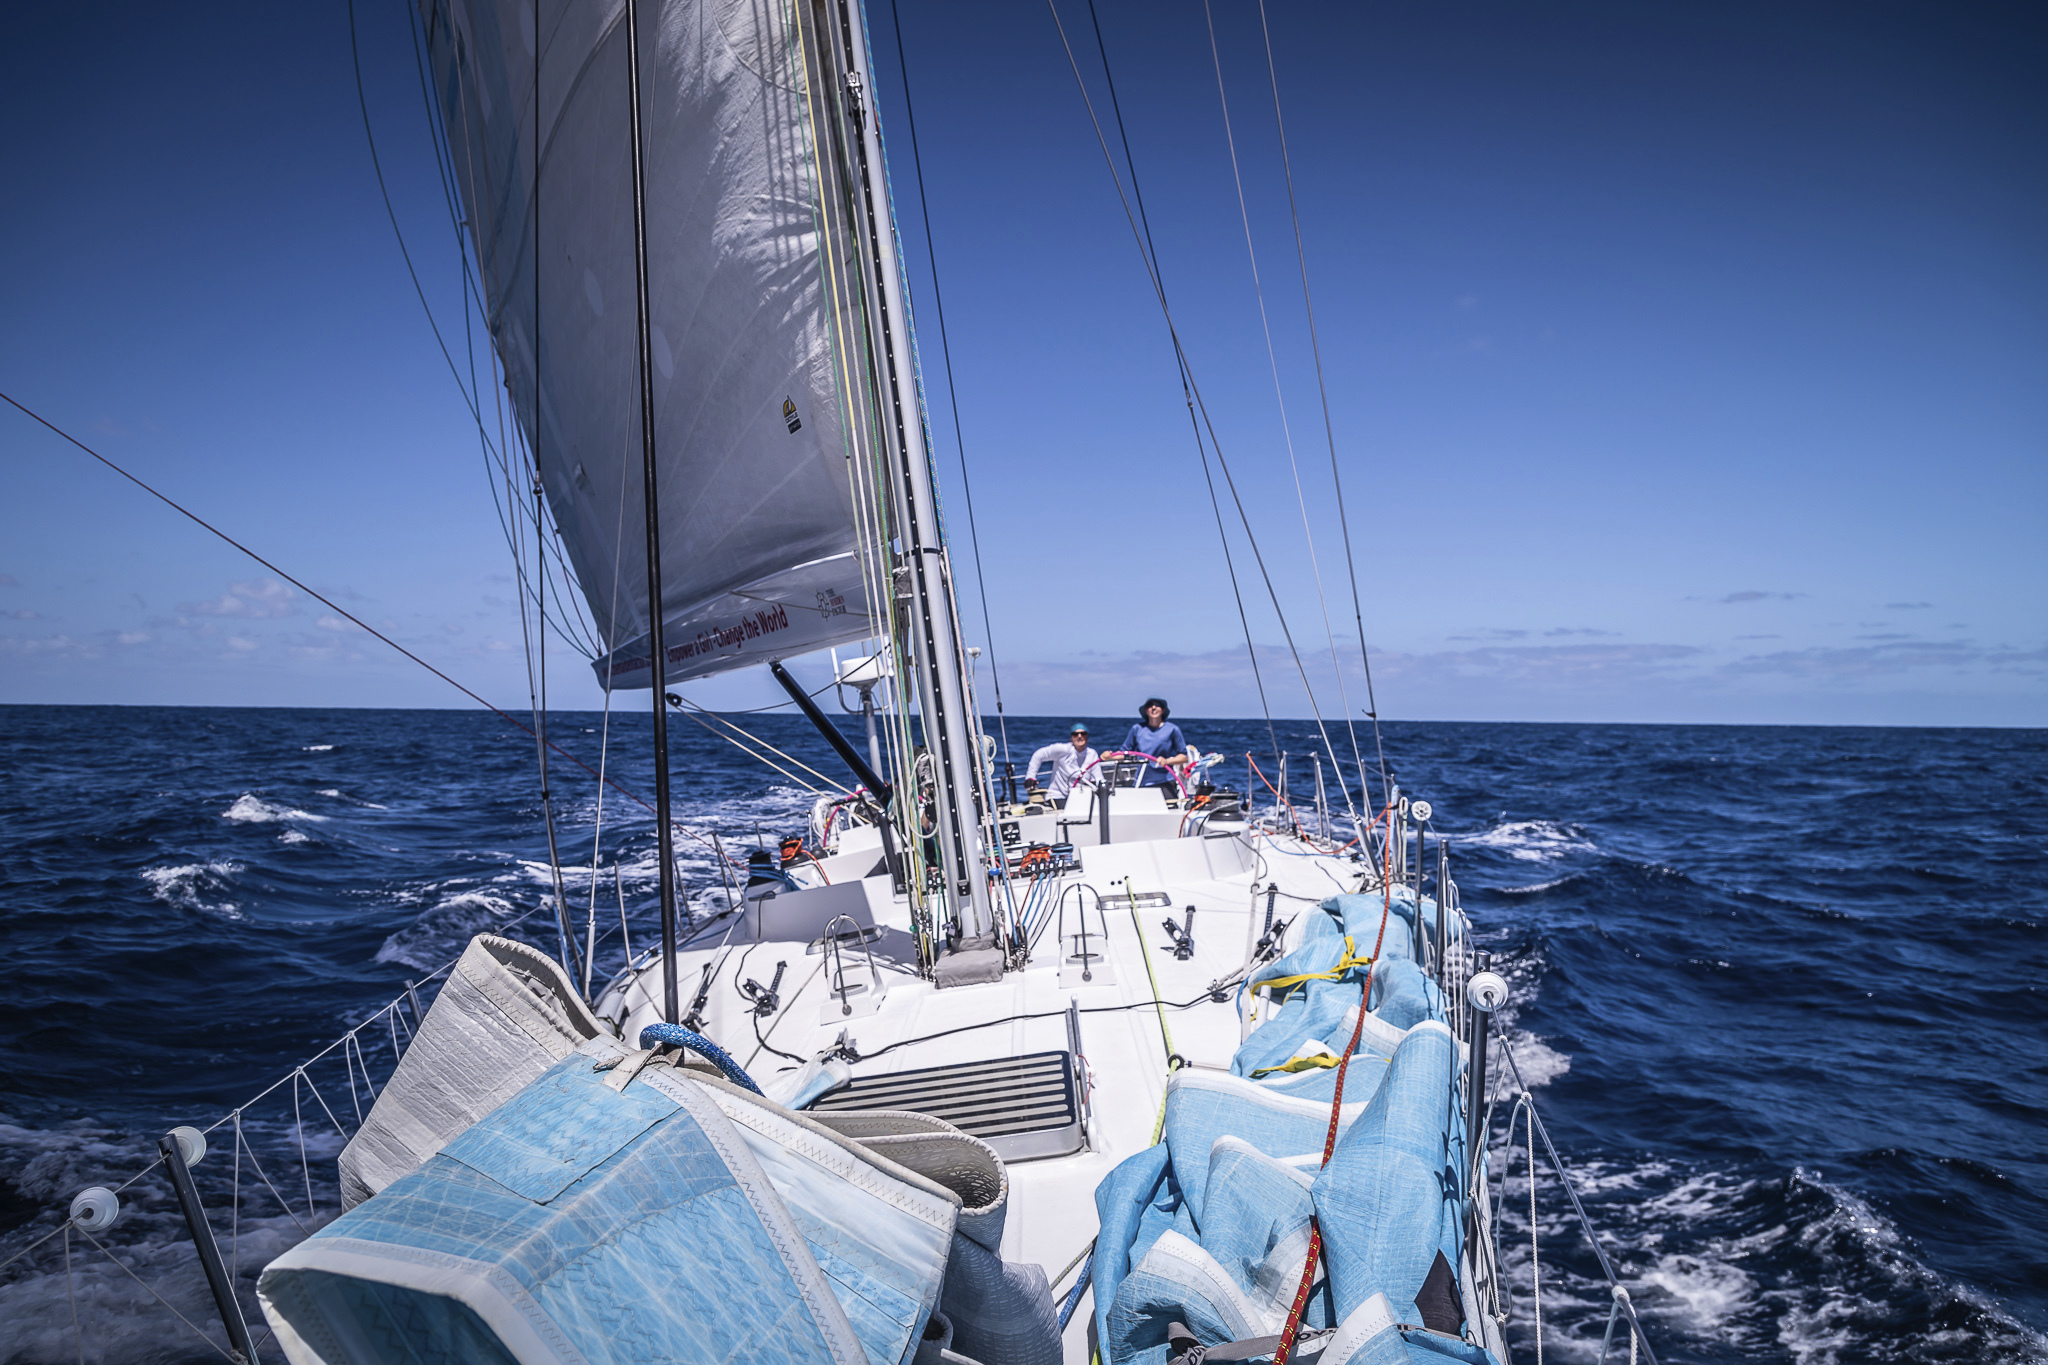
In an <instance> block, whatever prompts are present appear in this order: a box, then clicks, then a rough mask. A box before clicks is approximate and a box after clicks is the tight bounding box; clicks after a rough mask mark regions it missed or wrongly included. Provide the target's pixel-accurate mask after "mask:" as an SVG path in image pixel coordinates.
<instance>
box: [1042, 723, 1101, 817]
mask: <svg viewBox="0 0 2048 1365" xmlns="http://www.w3.org/2000/svg"><path fill="white" fill-rule="evenodd" d="M1101 758H1102V756H1101V755H1100V754H1098V753H1096V752H1095V751H1094V750H1093V749H1091V748H1089V747H1088V727H1087V726H1085V725H1076V726H1075V727H1074V728H1073V730H1072V731H1070V732H1069V733H1068V735H1067V742H1066V743H1065V744H1048V745H1046V746H1045V747H1044V748H1043V749H1040V750H1039V751H1038V752H1037V753H1035V754H1033V755H1031V766H1030V767H1029V768H1026V769H1025V770H1024V782H1025V784H1026V785H1027V786H1028V785H1030V784H1031V783H1033V782H1036V781H1037V780H1038V770H1039V768H1040V767H1041V766H1043V765H1044V764H1047V763H1050V764H1052V777H1051V778H1050V779H1049V782H1050V785H1048V786H1047V787H1046V792H1047V794H1048V795H1050V796H1051V797H1052V799H1053V800H1055V801H1064V800H1066V798H1067V793H1068V792H1070V791H1072V790H1073V789H1074V784H1075V783H1077V782H1084V781H1085V782H1089V783H1093V782H1094V781H1095V777H1094V775H1093V774H1092V773H1091V774H1090V775H1089V776H1087V777H1085V778H1084V777H1082V775H1081V774H1082V773H1083V772H1084V771H1085V770H1087V769H1088V768H1090V767H1091V766H1092V765H1094V764H1095V763H1098V762H1100V761H1101Z"/></svg>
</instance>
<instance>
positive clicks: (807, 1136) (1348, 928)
mask: <svg viewBox="0 0 2048 1365" xmlns="http://www.w3.org/2000/svg"><path fill="white" fill-rule="evenodd" d="M422 14H423V19H424V24H425V29H426V35H427V40H428V45H429V49H430V52H431V58H432V70H433V75H434V79H435V82H436V85H437V89H438V93H439V97H440V103H441V107H442V110H443V112H444V117H445V119H446V124H447V126H446V134H447V141H448V145H449V146H450V148H451V149H452V151H453V154H454V161H455V169H456V178H457V182H458V188H459V190H460V193H461V197H462V202H463V205H464V208H465V211H466V215H467V225H468V229H469V232H470V234H471V237H472V244H473V247H474V251H475V258H476V261H477V263H478V268H479V273H480V277H481V281H482V285H483V294H484V297H485V301H486V303H487V305H488V322H489V328H490V335H491V338H492V343H493V346H494V348H495V350H496V353H497V355H498V357H499V360H500V363H501V364H502V368H503V376H504V382H505V385H506V388H507V390H508V392H509V394H510V397H511V403H512V408H513V411H514V412H515V414H516V417H517V422H518V428H519V432H520V434H521V436H522V437H523V439H524V441H525V443H526V445H527V447H528V449H529V450H530V452H531V455H532V459H533V462H534V465H535V467H536V469H537V470H538V474H539V480H540V484H541V487H542V491H543V493H544V496H545V499H546V503H547V507H548V510H549V513H550V514H551V516H552V519H553V521H554V523H555V525H556V527H557V528H559V531H560V538H561V543H562V545H563V547H564V549H565V551H566V553H567V555H568V557H569V560H570V562H571V564H572V565H573V568H574V570H575V573H576V576H577V578H578V580H579V582H580V585H581V587H582V589H583V592H584V595H585V598H586V600H587V604H588V607H589V610H590V612H591V615H592V620H593V621H594V623H595V625H596V628H597V631H598V633H599V635H600V636H601V637H602V639H603V641H604V643H605V645H606V651H605V652H604V654H603V655H602V657H600V658H599V659H597V660H596V663H595V668H596V671H597V676H598V679H599V681H600V682H601V683H602V684H603V685H604V686H605V687H607V688H608V689H611V690H614V691H617V692H621V693H625V694H627V695H633V694H634V693H636V692H639V691H640V690H641V689H645V694H646V695H648V696H649V698H650V702H651V706H652V711H653V715H654V718H655V727H654V744H655V748H656V755H655V757H656V774H657V779H656V780H657V791H656V805H657V808H658V815H657V822H656V824H657V832H658V838H659V841H660V854H659V869H660V884H659V895H660V910H661V926H662V934H661V942H660V943H659V944H658V945H656V946H653V947H650V948H648V949H647V950H646V951H644V952H643V953H641V954H640V955H638V956H637V957H635V958H633V959H632V960H631V961H629V963H628V964H627V966H626V968H625V970H623V971H622V972H620V973H619V974H618V975H617V976H616V977H615V978H614V979H613V980H611V981H610V982H609V983H608V984H604V985H601V986H598V985H595V984H593V983H591V982H590V981H589V979H588V977H587V975H586V974H584V973H579V971H578V968H577V963H576V962H575V961H574V960H573V959H574V957H575V956H576V942H575V939H576V936H575V933H574V926H572V925H571V924H570V923H569V922H568V919H567V916H566V911H565V912H564V916H563V921H562V923H561V925H560V926H559V928H560V929H561V934H560V943H561V947H562V957H563V959H564V960H560V961H558V960H556V959H554V958H551V957H549V956H548V955H546V954H544V953H542V952H540V951H539V950H537V949H534V948H532V947H530V946H527V945H524V944H520V943H517V942H514V941H512V940H509V939H503V938H495V937H492V936H489V935H481V936H479V937H478V938H477V939H476V940H474V941H473V942H472V943H471V945H470V947H469V950H468V951H467V952H466V953H465V954H464V956H463V958H462V960H461V962H460V963H458V964H457V966H456V968H455V970H454V972H453V973H452V975H451V977H450V979H449V982H448V984H447V986H446V987H444V989H443V990H442V992H441V994H440V996H439V997H438V998H437V999H436V1001H435V1003H434V1005H433V1008H432V1010H431V1011H429V1012H428V1014H427V1017H426V1019H425V1021H424V1023H423V1026H422V1027H421V1029H420V1030H419V1033H418V1036H417V1037H416V1038H415V1039H414V1041H413V1042H412V1044H411V1046H410V1048H409V1050H408V1051H407V1052H406V1054H405V1057H404V1059H403V1060H402V1061H401V1063H400V1064H399V1067H398V1070H397V1072H396V1074H395V1075H394V1076H393V1078H392V1080H391V1082H390V1084H389V1085H388V1086H387V1087H386V1088H385V1090H384V1092H383V1093H382V1095H381V1096H380V1097H379V1098H378V1100H377V1103H376V1105H375V1107H374V1108H373V1110H372V1111H371V1112H370V1114H369V1116H368V1119H367V1120H366V1121H365V1122H364V1124H363V1125H362V1127H361V1130H360V1131H359V1132H357V1133H356V1135H355V1136H354V1138H353V1139H352V1140H351V1141H350V1142H349V1144H348V1146H347V1147H346V1149H345V1150H344V1151H343V1152H342V1154H341V1157H340V1167H341V1181H342V1187H343V1190H344V1195H345V1202H347V1203H349V1204H351V1205H352V1207H351V1208H350V1209H349V1211H348V1212H347V1213H345V1214H344V1215H343V1216H342V1217H341V1218H339V1219H338V1220H336V1221H335V1222H333V1223H331V1224H329V1225H327V1226H326V1227H324V1228H322V1229H320V1230H319V1231H318V1232H317V1233H316V1234H315V1235H313V1236H311V1237H309V1238H307V1239H306V1240H305V1241H303V1242H301V1243H300V1244H299V1245H297V1246H296V1247H294V1248H293V1249H291V1250H290V1251H288V1252H287V1253H285V1254H284V1255H283V1256H281V1257H279V1258H278V1259H277V1260H276V1261H274V1262H273V1263H272V1264H271V1265H270V1266H269V1267H268V1269H267V1270H266V1271H265V1272H264V1274H263V1278H262V1281H261V1297H262V1303H263V1308H264V1312H265V1314H266V1315H267V1317H268V1318H269V1321H270V1325H271V1327H272V1328H273V1329H274V1331H275V1332H276V1335H277V1338H278V1340H279V1342H280V1343H281V1344H282V1346H283V1348H284V1350H285V1352H286V1354H287V1355H288V1356H289V1357H290V1358H291V1359H292V1360H294V1361H297V1362H315V1361H317V1362H327V1363H329V1365H336V1363H338V1362H343V1361H347V1362H365V1363H366V1362H372V1361H390V1360H411V1359H416V1358H417V1359H464V1360H492V1361H501V1360H516V1361H520V1362H536V1361H580V1360H599V1359H603V1360H617V1361H621V1362H626V1361H654V1360H672V1359H706V1360H709V1359H728V1358H736V1357H744V1358H772V1359H778V1360H780V1359H813V1358H815V1359H820V1360H832V1361H838V1362H854V1361H860V1360H866V1361H870V1362H878V1363H885V1362H908V1361H912V1360H916V1361H923V1362H937V1361H954V1362H960V1361H966V1362H979V1365H1010V1363H1011V1362H1033V1363H1034V1365H1035V1363H1038V1362H1043V1363H1044V1365H1052V1362H1056V1361H1066V1362H1074V1363H1076V1365H1078V1363H1079V1362H1085V1361H1091V1360H1096V1359H1100V1360H1103V1361H1106V1362H1110V1365H1131V1363H1133V1362H1144V1363H1145V1365H1165V1363H1166V1362H1168V1361H1172V1362H1176V1365H1196V1362H1199V1361H1202V1360H1204V1359H1206V1360H1209V1361H1212V1362H1222V1361H1229V1360H1264V1359H1271V1360H1274V1361H1275V1362H1276V1365H1279V1363H1280V1362H1285V1361H1288V1360H1312V1359H1313V1360H1320V1361H1324V1362H1327V1365H1345V1362H1353V1361H1358V1362H1365V1361H1371V1362H1381V1361H1393V1360H1424V1359H1428V1360H1436V1359H1449V1360H1457V1361H1467V1362H1472V1363H1473V1365H1481V1363H1482V1362H1495V1363H1496V1365H1505V1362H1506V1361H1507V1359H1508V1348H1507V1342H1506V1338H1505V1335H1504V1326H1505V1320H1506V1319H1505V1312H1504V1305H1505V1303H1506V1297H1507V1296H1506V1292H1505V1288H1504V1286H1503V1285H1502V1283H1501V1277H1500V1268H1499V1264H1498V1260H1497V1256H1496V1253H1495V1248H1494V1239H1493V1235H1492V1228H1493V1216H1492V1213H1491V1210H1490V1205H1489V1196H1488V1193H1487V1191H1488V1188H1489V1187H1488V1183H1487V1180H1488V1176H1487V1161H1486V1156H1485V1147H1486V1143H1485V1136H1486V1133H1487V1131H1488V1129H1489V1126H1490V1124H1491V1121H1492V1118H1493V1114H1492V1102H1493V1099H1494V1098H1495V1087H1494V1086H1493V1084H1492V1081H1493V1079H1494V1078H1492V1077H1490V1076H1489V1070H1488V1064H1487V1055H1488V1036H1489V1035H1488V1027H1489V1015H1490V1013H1491V1011H1492V1010H1494V1009H1495V1008H1497V1007H1498V1006H1499V1004H1500V1003H1501V1001H1502V999H1503V998H1504V996H1505V993H1506V987H1505V985H1504V983H1503V982H1502V981H1501V979H1500V978H1499V977H1498V976H1496V975H1494V974H1493V973H1491V972H1488V971H1486V970H1485V969H1484V962H1483V961H1482V960H1481V957H1480V955H1479V954H1478V953H1477V952H1476V951H1475V949H1474V946H1473V942H1472V933H1471V929H1470V925H1469V923H1468V921H1467V919H1466V917H1465V915H1464V913H1463V911H1462V909H1461V908H1460V907H1459V904H1458V901H1457V896H1456V888H1455V883H1454V882H1453V881H1452V879H1451V877H1450V875H1449V872H1448V866H1447V864H1446V863H1445V862H1444V861H1443V848H1444V845H1443V844H1442V842H1441V841H1439V842H1438V844H1437V860H1436V861H1435V864H1434V865H1433V866H1432V865H1431V859H1430V858H1428V857H1426V856H1425V848H1426V845H1425V842H1424V841H1425V837H1426V830H1427V829H1428V826H1429V821H1430V818H1431V816H1432V814H1433V812H1431V811H1430V809H1429V807H1428V805H1427V803H1425V802H1423V801H1420V800H1415V799H1411V798H1410V797H1408V796H1406V795H1403V794H1402V793H1400V792H1399V791H1398V790H1394V789H1391V788H1390V789H1388V790H1387V791H1386V792H1385V793H1384V794H1383V795H1384V799H1383V800H1382V801H1381V802H1380V803H1379V804H1378V808H1377V811H1376V813H1367V814H1364V815H1359V816H1355V817H1354V818H1352V819H1351V820H1350V821H1349V822H1345V821H1341V820H1339V821H1335V822H1332V821H1329V820H1324V821H1320V822H1306V824H1305V822H1304V821H1302V820H1300V819H1298V818H1297V817H1296V814H1295V812H1294V811H1293V809H1292V807H1291V806H1290V805H1288V804H1287V802H1286V801H1285V799H1284V795H1283V796H1282V797H1280V798H1278V799H1277V801H1276V804H1275V805H1274V806H1273V807H1272V809H1271V810H1269V811H1266V812H1259V811H1256V810H1255V809H1254V807H1253V803H1252V802H1251V800H1250V796H1249V793H1233V792H1230V791H1228V790H1227V789H1225V788H1224V787H1222V786H1221V785H1220V784H1219V783H1218V782H1216V781H1215V780H1214V779H1215V777H1216V769H1215V767H1214V765H1213V762H1204V761H1203V760H1202V759H1201V757H1200V756H1199V755H1191V756H1189V757H1190V758H1191V759H1192V761H1190V762H1186V763H1183V764H1178V765H1164V764H1162V763H1161V762H1160V760H1158V759H1156V758H1153V757H1151V756H1148V755H1145V754H1136V753H1124V754H1112V755H1109V756H1107V757H1105V759H1104V760H1103V761H1102V762H1101V763H1100V764H1099V765H1096V766H1095V767H1093V768H1091V769H1090V770H1089V771H1088V772H1087V773H1085V774H1084V775H1083V778H1082V780H1081V781H1080V782H1078V783H1077V784H1076V785H1075V786H1074V787H1073V788H1072V789H1071V790H1070V791H1069V792H1067V793H1066V795H1065V797H1064V800H1062V801H1053V800H1050V799H1043V798H1040V797H1039V796H1038V795H1037V794H1036V793H1035V792H1028V791H1027V792H1025V793H1019V792H1018V791H1016V790H1015V788H1014V783H1013V782H1010V781H1007V780H1002V779H1001V778H999V774H998V772H997V769H996V764H995V762H994V760H993V745H992V744H991V743H990V742H989V741H988V739H987V737H986V736H984V735H983V733H982V727H981V721H980V718H979V717H978V716H977V715H976V714H975V708H974V707H973V706H972V705H971V704H970V699H971V695H972V691H971V686H970V683H971V676H972V670H971V660H970V658H969V656H968V653H967V650H966V648H965V645H964V643H963V639H962V632H961V629H960V621H959V609H958V603H957V598H956V592H955V586H954V576H953V571H952V567H951V564H950V561H949V556H948V546H947V543H946V540H945V537H944V535H943V533H942V529H941V525H940V519H939V516H938V508H937V503H936V499H935V495H934V491H933V476H932V467H931V454H930V451H929V449H928V445H927V439H926V423H925V415H924V409H923V399H922V394H921V389H920V384H919V376H918V373H917V361H916V356H917V351H916V346H915V342H914V336H913V330H912V318H911V313H910V308H909V302H908V296H907V292H906V289H905V284H904V279H903V268H902V263H901V261H900V259H899V253H898V247H897V242H896V234H895V224H894V219H893V214H892V211H891V208H890V199H889V193H888V185H887V182H886V169H885V164H886V163H885V160H884V156H883V143H882V129H881V121H880V116H879V112H878V110H877V109H876V107H875V103H874V101H873V98H872V95H871V83H870V81H869V78H868V73H869V72H871V71H872V69H873V62H872V58H871V55H870V52H869V46H868V36H867V30H866V22H865V16H864V14H863V12H862V8H861V5H860V4H859V3H858V0H659V2H657V0H650V2H649V3H645V4H642V3H640V2H639V0H612V2H611V3H599V4H552V5H551V4H545V3H536V2H535V0H428V2H427V3H426V4H424V5H423V6H422ZM826 648H833V649H835V650H836V649H838V648H849V649H851V650H852V652H853V661H852V662H850V663H846V664H840V663H839V662H838V660H837V655H836V653H835V655H834V659H835V664H834V667H835V673H834V680H835V682H839V683H842V684H844V685H846V686H851V687H854V688H855V689H857V690H858V692H859V694H860V696H861V698H862V702H863V712H864V715H865V717H866V722H867V723H866V735H865V736H864V739H865V742H864V743H858V742H856V741H854V740H849V739H848V738H847V737H845V736H844V735H842V733H841V732H840V730H839V729H838V728H837V727H836V726H834V725H833V724H832V723H831V722H829V721H828V720H827V719H826V718H825V717H824V716H823V715H822V714H820V713H819V712H818V710H817V708H816V707H815V705H814V704H813V703H812V702H811V700H810V698H809V697H808V695H807V694H806V693H805V691H804V689H803V688H801V687H800V686H798V685H797V684H796V683H795V681H794V679H793V678H792V677H791V675H790V674H789V673H788V672H787V670H786V669H784V668H783V667H782V666H781V662H780V661H781V660H782V659H784V658H790V657H794V656H796V655H799V654H803V653H807V652H812V651H817V650H822V649H826ZM762 663H769V664H771V666H772V667H773V669H774V671H775V673H776V676H777V677H778V679H779V680H781V681H782V682H783V683H784V685H785V687H786V688H787V689H788V690H789V691H790V693H791V697H792V700H793V701H795V702H796V703H797V704H798V705H799V706H800V707H801V708H802V709H803V710H804V711H805V712H806V714H807V715H810V716H811V717H812V718H813V720H814V721H815V723H816V724H817V725H818V727H819V729H820V733H821V735H822V736H823V737H824V738H825V740H826V741H827V742H828V743H830V744H831V745H832V746H833V748H834V749H835V751H836V752H837V753H838V754H839V755H840V756H841V758H842V760H843V762H844V764H845V766H846V769H847V782H846V789H845V792H844V794H843V795H840V796H835V797H831V798H828V799H825V800H822V801H820V803H819V806H818V808H817V810H816V811H815V812H814V813H813V818H812V821H811V825H810V828H809V829H808V830H807V831H806V832H805V833H804V834H803V835H800V836H797V837H794V838H792V839H789V840H785V841H784V843H783V845H782V847H781V848H780V850H776V851H770V850H766V849H763V850H760V851H757V852H756V853H755V854H754V856H753V857H752V858H751V859H750V860H749V861H748V864H747V866H746V867H745V868H744V870H736V871H735V886H734V891H735V893H736V894H735V895H734V896H733V897H732V898H731V904H730V905H729V906H728V908H727V911H726V913H724V914H721V915H717V916H714V917H712V918H710V919H708V920H701V921H699V922H696V923H686V922H685V921H684V919H683V916H682V915H681V914H680V913H679V910H678V895H677V887H676V884H675V876H674V865H675V859H674V856H673V851H672V848H671V843H670V840H671V831H672V825H673V820H674V809H675V801H674V794H673V793H672V792H671V791H670V789H669V782H668V765H667V759H666V753H665V726H666V716H667V710H668V708H667V706H666V704H665V699H666V698H667V696H668V688H670V687H672V686H675V685H677V684H679V683H681V682H684V681H687V680H690V679H696V678H704V677H709V676H712V675H714V674H717V673H720V672H723V671H727V670H731V669H735V668H741V667H748V666H755V665H759V664H762ZM878 693H879V694H880V697H879V699H878V698H877V694H878ZM1331 757H1332V762H1333V764H1334V763H1335V755H1334V754H1332V756H1331ZM1285 789H1286V786H1285V783H1284V781H1283V782H1282V783H1281V786H1280V792H1281V793H1283V794H1284V792H1285ZM742 877H743V878H744V882H745V885H744V887H741V886H739V885H738V884H737V883H738V880H739V879H740V878H742ZM590 955H591V954H590V952H589V949H588V945H587V944H586V945H585V950H584V956H585V957H586V959H587V958H588V957H589V956H590ZM1084 1305H1085V1308H1084ZM1623 1322H1624V1330H1625V1332H1626V1333H1627V1335H1628V1338H1629V1342H1630V1345H1631V1349H1632V1351H1633V1349H1634V1348H1635V1347H1636V1346H1638V1345H1641V1346H1642V1347H1643V1348H1644V1349H1647V1343H1644V1342H1641V1340H1640V1336H1641V1334H1640V1328H1639V1327H1638V1325H1637V1324H1636V1322H1635V1319H1634V1316H1633V1311H1632V1310H1630V1311H1628V1312H1627V1313H1626V1314H1625V1315H1624V1318H1623Z"/></svg>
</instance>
